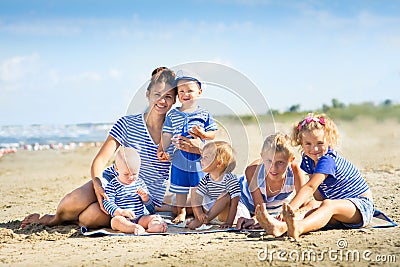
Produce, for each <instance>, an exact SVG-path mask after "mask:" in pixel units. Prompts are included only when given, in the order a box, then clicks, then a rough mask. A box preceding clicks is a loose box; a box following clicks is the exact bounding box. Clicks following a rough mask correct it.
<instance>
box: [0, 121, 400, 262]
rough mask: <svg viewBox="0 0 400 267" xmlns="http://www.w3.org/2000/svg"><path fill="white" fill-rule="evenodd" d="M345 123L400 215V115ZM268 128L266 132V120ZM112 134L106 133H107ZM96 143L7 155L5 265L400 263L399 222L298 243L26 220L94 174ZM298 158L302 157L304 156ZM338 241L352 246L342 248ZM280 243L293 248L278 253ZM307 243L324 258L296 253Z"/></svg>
mask: <svg viewBox="0 0 400 267" xmlns="http://www.w3.org/2000/svg"><path fill="white" fill-rule="evenodd" d="M337 124H338V127H339V131H340V134H341V141H342V142H341V147H340V148H339V152H340V153H341V154H342V155H343V156H344V157H346V158H347V159H348V160H350V161H351V162H353V163H354V164H355V165H356V166H357V167H358V168H359V169H360V171H361V173H362V175H363V176H364V178H365V179H366V180H367V182H368V184H369V185H370V187H371V190H372V192H373V193H374V198H375V205H376V208H377V209H379V210H381V211H383V212H384V213H385V214H386V215H388V216H389V217H391V218H392V219H393V220H394V221H395V222H397V223H399V222H400V213H399V201H400V164H399V163H400V153H399V152H398V150H399V148H400V139H399V133H400V124H399V122H398V121H397V120H390V119H389V120H380V121H378V120H375V119H367V118H366V119H355V120H353V121H337ZM275 126H276V129H277V130H280V131H283V132H286V133H289V132H290V126H291V125H290V123H287V122H280V121H276V123H275ZM230 127H231V128H230V129H231V130H230V135H229V134H227V133H224V132H221V133H220V135H219V136H218V138H219V139H228V140H229V139H232V140H236V139H235V136H236V135H235V133H234V132H232V131H233V130H232V129H237V131H239V134H238V135H240V134H241V133H240V131H243V127H242V126H241V125H234V124H232V125H230ZM258 128H259V127H258V126H257V125H255V124H252V123H249V124H247V125H246V130H245V132H246V133H247V134H248V137H249V138H248V137H246V139H247V140H248V141H247V142H234V143H233V145H234V148H235V150H236V152H237V154H238V166H237V168H236V169H235V173H236V174H237V175H241V174H242V173H243V170H244V167H245V166H246V164H247V163H248V162H250V161H252V160H254V159H256V158H257V157H258V155H259V150H260V148H261V145H262V143H261V142H260V140H259V134H258V132H257V131H258ZM261 128H262V129H261V131H263V129H264V126H263V125H262V127H261ZM266 128H269V126H266V127H265V129H266ZM266 131H269V129H268V130H266ZM103 135H104V133H103ZM252 135H254V136H252ZM104 139H105V135H104V136H103V137H102V138H101V139H100V140H104ZM80 141H82V140H79V141H78V142H80ZM92 141H93V140H92ZM98 149H99V148H98V147H95V146H86V145H85V146H76V147H75V148H74V149H47V150H39V151H33V150H22V149H21V150H18V151H16V152H15V153H10V154H7V155H4V156H3V157H2V158H0V180H1V185H2V186H1V188H0V196H1V199H2V201H1V204H0V209H1V219H0V266H50V265H52V266H110V265H115V266H137V265H143V266H230V265H232V266H304V265H309V266H368V265H381V264H386V266H395V265H398V264H399V262H400V228H399V227H394V228H386V229H371V228H368V229H358V230H329V231H317V232H313V233H310V234H307V235H304V236H302V237H301V238H300V240H299V241H298V242H292V241H290V240H289V239H288V238H287V237H281V238H273V237H272V236H268V235H262V234H261V235H260V234H255V235H246V234H238V233H214V234H201V235H169V236H151V237H149V236H147V237H134V236H123V237H111V236H108V237H98V238H90V237H83V236H82V235H81V234H80V231H79V227H78V226H76V225H63V226H57V227H44V226H40V225H30V226H27V227H26V228H25V229H21V228H20V224H21V220H22V219H23V218H24V217H25V216H26V215H28V214H30V213H33V212H38V213H40V214H45V213H54V212H55V209H56V207H57V204H58V202H59V200H60V199H61V198H62V197H63V196H64V195H65V194H66V193H68V192H70V191H71V190H73V189H75V188H76V187H78V186H80V185H82V184H83V183H85V182H87V181H89V179H90V165H91V162H92V159H93V158H94V156H95V155H96V153H97V151H98ZM296 160H300V157H299V155H297V159H296ZM339 241H340V242H342V243H341V245H343V243H344V244H345V246H344V247H338V244H339ZM328 250H331V251H332V250H333V251H337V252H338V253H337V255H336V256H337V257H336V258H335V257H333V258H332V257H329V256H328V254H325V255H323V251H328ZM278 251H281V252H285V253H286V254H285V255H284V254H281V255H280V257H278ZM307 251H313V252H315V253H317V255H318V256H319V257H320V258H318V259H302V258H301V257H300V258H296V255H297V254H299V255H300V256H301V254H302V253H304V252H306V253H307ZM340 251H341V252H342V254H343V255H344V254H345V253H347V252H349V251H350V252H355V251H357V252H359V253H360V255H361V256H360V258H359V259H357V258H354V259H353V258H349V257H345V256H343V255H342V257H341V258H340V257H339V256H340V255H339V253H340ZM271 253H272V256H271ZM289 254H291V255H292V258H289ZM364 254H365V255H364ZM268 255H269V256H268ZM321 255H322V256H321ZM363 255H364V257H363ZM333 256H334V255H333ZM296 259H297V260H296ZM393 259H394V260H395V261H396V262H397V263H394V262H393ZM389 261H392V262H389ZM385 262H386V263H385Z"/></svg>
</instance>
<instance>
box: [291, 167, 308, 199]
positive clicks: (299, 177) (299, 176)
mask: <svg viewBox="0 0 400 267" xmlns="http://www.w3.org/2000/svg"><path fill="white" fill-rule="evenodd" d="M292 171H293V175H294V188H295V190H296V193H297V192H299V191H300V188H301V187H302V186H303V185H305V183H306V178H305V175H304V173H303V171H302V170H301V169H300V166H299V164H296V163H292Z"/></svg>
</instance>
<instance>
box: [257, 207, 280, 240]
mask: <svg viewBox="0 0 400 267" xmlns="http://www.w3.org/2000/svg"><path fill="white" fill-rule="evenodd" d="M256 218H257V221H258V223H259V224H260V225H261V227H262V228H263V229H264V230H265V231H266V232H267V234H270V235H273V236H275V237H278V236H281V235H283V234H284V233H286V230H287V226H286V223H285V222H281V221H279V220H277V219H275V218H274V217H273V216H272V215H270V214H269V213H268V212H267V209H266V208H265V204H263V205H257V207H256Z"/></svg>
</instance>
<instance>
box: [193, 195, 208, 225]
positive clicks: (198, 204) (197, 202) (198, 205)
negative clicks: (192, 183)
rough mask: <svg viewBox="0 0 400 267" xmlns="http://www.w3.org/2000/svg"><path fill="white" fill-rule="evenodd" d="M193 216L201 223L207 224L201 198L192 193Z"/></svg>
mask: <svg viewBox="0 0 400 267" xmlns="http://www.w3.org/2000/svg"><path fill="white" fill-rule="evenodd" d="M191 203H192V209H193V215H194V216H195V217H196V218H197V219H198V220H199V221H200V222H202V223H205V224H207V223H208V216H207V214H205V213H204V211H203V196H202V195H200V194H199V193H197V192H194V194H193V196H192V201H191Z"/></svg>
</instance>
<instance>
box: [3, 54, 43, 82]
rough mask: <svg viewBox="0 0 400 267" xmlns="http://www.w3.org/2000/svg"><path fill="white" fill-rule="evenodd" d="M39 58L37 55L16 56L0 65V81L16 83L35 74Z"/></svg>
mask: <svg viewBox="0 0 400 267" xmlns="http://www.w3.org/2000/svg"><path fill="white" fill-rule="evenodd" d="M39 60H40V57H39V55H38V54H37V53H34V54H32V55H30V56H16V57H12V58H9V59H6V60H5V61H4V62H2V63H1V64H0V81H2V82H17V81H20V80H22V79H24V78H26V76H28V75H31V74H34V73H36V72H37V67H38V64H39Z"/></svg>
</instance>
